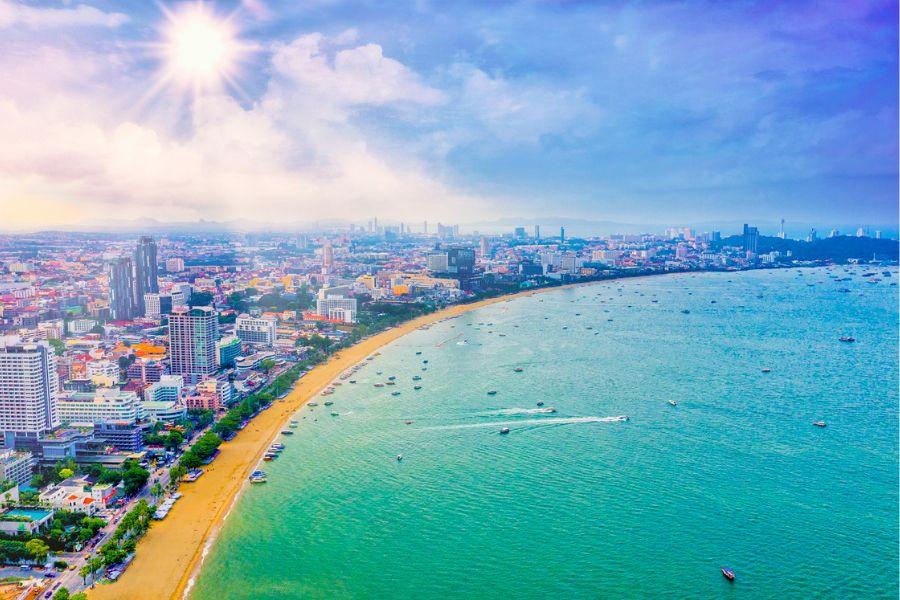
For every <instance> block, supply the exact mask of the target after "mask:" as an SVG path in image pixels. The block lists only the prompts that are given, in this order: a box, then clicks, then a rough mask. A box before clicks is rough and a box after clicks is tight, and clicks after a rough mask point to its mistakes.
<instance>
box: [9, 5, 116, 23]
mask: <svg viewBox="0 0 900 600" xmlns="http://www.w3.org/2000/svg"><path fill="white" fill-rule="evenodd" d="M127 21H128V16H127V15H125V14H123V13H115V12H114V13H107V12H103V11H102V10H99V9H97V8H94V7H93V6H88V5H86V4H79V5H77V6H75V7H74V8H36V7H33V6H26V5H24V4H20V3H17V2H13V1H12V0H0V28H4V27H12V26H23V27H29V28H33V29H53V28H60V27H119V26H120V25H122V24H124V23H126V22H127Z"/></svg>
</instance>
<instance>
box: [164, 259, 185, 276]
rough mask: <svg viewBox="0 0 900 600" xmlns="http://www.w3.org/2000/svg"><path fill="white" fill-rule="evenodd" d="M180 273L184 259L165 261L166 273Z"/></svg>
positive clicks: (182, 269)
mask: <svg viewBox="0 0 900 600" xmlns="http://www.w3.org/2000/svg"><path fill="white" fill-rule="evenodd" d="M182 271H184V259H181V258H169V259H166V272H167V273H181V272H182Z"/></svg>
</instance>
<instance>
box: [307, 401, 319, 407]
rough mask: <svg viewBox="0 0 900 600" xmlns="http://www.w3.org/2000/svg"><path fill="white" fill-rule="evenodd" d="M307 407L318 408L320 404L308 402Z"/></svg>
mask: <svg viewBox="0 0 900 600" xmlns="http://www.w3.org/2000/svg"><path fill="white" fill-rule="evenodd" d="M306 405H307V406H313V407H315V406H318V405H319V403H318V402H307V403H306Z"/></svg>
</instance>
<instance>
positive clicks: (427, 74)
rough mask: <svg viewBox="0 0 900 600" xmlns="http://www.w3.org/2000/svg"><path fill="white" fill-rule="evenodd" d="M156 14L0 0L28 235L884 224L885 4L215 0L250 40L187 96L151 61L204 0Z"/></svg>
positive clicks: (12, 170) (1, 102)
mask: <svg viewBox="0 0 900 600" xmlns="http://www.w3.org/2000/svg"><path fill="white" fill-rule="evenodd" d="M162 6H164V7H165V8H166V10H168V11H169V12H170V13H172V15H174V17H170V18H169V19H168V20H167V19H166V17H165V15H164V14H163V12H164V11H163V10H162V9H161V8H160V6H158V5H154V4H152V3H149V2H132V3H122V2H90V1H89V0H86V1H85V2H84V3H79V2H68V3H28V4H23V3H20V2H13V1H11V0H0V54H2V55H3V56H4V58H2V59H0V80H7V81H11V84H10V85H7V86H0V113H5V114H2V115H0V116H3V117H5V118H6V120H7V122H9V123H12V126H10V127H7V128H6V133H4V130H3V129H2V128H0V142H3V144H4V145H7V147H10V143H12V142H14V141H15V140H21V138H22V136H23V135H27V134H26V133H25V132H32V133H33V134H36V135H35V139H34V140H31V141H30V142H29V143H26V144H24V145H23V144H20V143H19V144H15V145H16V146H17V151H16V152H12V151H7V152H5V153H4V152H2V151H0V202H2V203H4V204H5V205H7V206H10V207H21V208H14V210H13V211H12V214H13V218H14V220H15V221H17V222H18V223H19V224H20V225H21V226H22V227H31V226H33V225H34V223H35V222H36V221H41V220H49V219H51V218H52V219H58V220H60V222H77V221H78V220H91V219H99V218H102V217H108V216H109V215H110V214H111V213H112V212H114V213H115V214H116V215H118V216H121V217H123V218H136V217H141V216H153V217H156V218H159V219H161V220H166V219H171V220H190V219H196V218H218V219H222V218H236V219H259V220H276V219H283V218H284V215H288V216H289V220H304V219H321V218H328V217H338V218H341V217H344V218H353V219H365V218H368V217H369V216H371V215H374V214H378V215H379V216H381V217H382V218H383V219H390V218H396V219H404V220H416V221H417V220H421V219H424V218H429V219H432V220H438V219H443V220H445V221H463V222H465V221H472V220H477V219H490V218H499V217H529V218H531V217H541V216H572V217H580V218H589V219H604V220H613V221H623V222H631V223H647V224H661V223H671V224H681V223H693V222H702V221H715V220H729V221H731V220H744V219H746V220H751V221H752V220H756V219H760V220H762V219H764V220H769V221H773V220H777V219H778V218H781V217H784V218H786V219H788V220H789V221H796V222H809V223H812V224H816V225H819V226H827V225H829V224H831V223H840V224H860V225H867V224H868V225H872V226H876V225H884V224H889V225H894V226H895V225H896V223H897V191H898V168H897V167H898V143H897V142H898V133H897V131H898V118H897V104H898V93H897V86H898V81H897V71H898V61H897V49H898V47H897V35H898V31H897V7H896V3H895V2H887V1H881V2H875V1H873V2H857V1H846V2H804V1H796V2H577V1H573V2H537V1H531V2H502V1H495V2H465V1H456V2H442V3H439V2H429V1H427V0H419V1H416V2H399V1H397V2H389V3H376V2H343V1H340V0H313V1H309V2H275V1H274V0H244V2H228V3H226V2H220V3H206V6H205V9H204V11H205V13H206V14H207V16H208V17H209V18H210V19H211V20H212V21H213V22H215V21H216V20H218V19H223V18H226V17H227V18H228V19H229V23H230V26H231V30H232V33H231V34H232V35H233V36H234V38H235V43H236V44H240V46H241V48H242V49H244V50H242V51H241V53H240V61H239V62H240V68H235V69H233V70H231V72H230V74H231V76H232V83H231V84H224V83H223V84H221V85H210V86H208V89H203V90H202V91H200V92H194V91H192V92H190V93H188V92H186V91H185V87H186V86H184V85H182V86H178V85H172V82H171V81H169V82H166V83H165V84H160V79H161V75H160V73H161V72H162V71H165V68H166V65H165V63H166V61H167V60H168V59H167V58H166V55H165V48H164V47H165V42H164V40H165V32H166V31H167V27H171V23H170V21H172V20H173V18H174V20H175V22H176V23H177V22H179V19H182V20H183V18H182V17H180V16H179V15H183V14H187V13H190V11H191V10H194V9H196V3H163V4H162ZM161 48H162V51H161ZM4 87H5V89H4ZM36 129H37V131H35V130H36ZM4 135H6V136H8V137H9V139H6V140H4V139H2V138H3V136H4ZM39 140H44V142H41V141H39ZM4 189H5V190H6V191H3V190H4ZM48 214H52V215H53V216H52V217H48Z"/></svg>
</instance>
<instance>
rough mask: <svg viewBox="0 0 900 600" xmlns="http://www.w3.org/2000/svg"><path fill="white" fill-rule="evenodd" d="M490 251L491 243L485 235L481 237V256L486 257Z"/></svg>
mask: <svg viewBox="0 0 900 600" xmlns="http://www.w3.org/2000/svg"><path fill="white" fill-rule="evenodd" d="M490 253H491V245H490V243H489V242H488V239H487V238H486V237H482V238H481V257H482V258H486V257H487V256H488V255H489V254H490Z"/></svg>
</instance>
